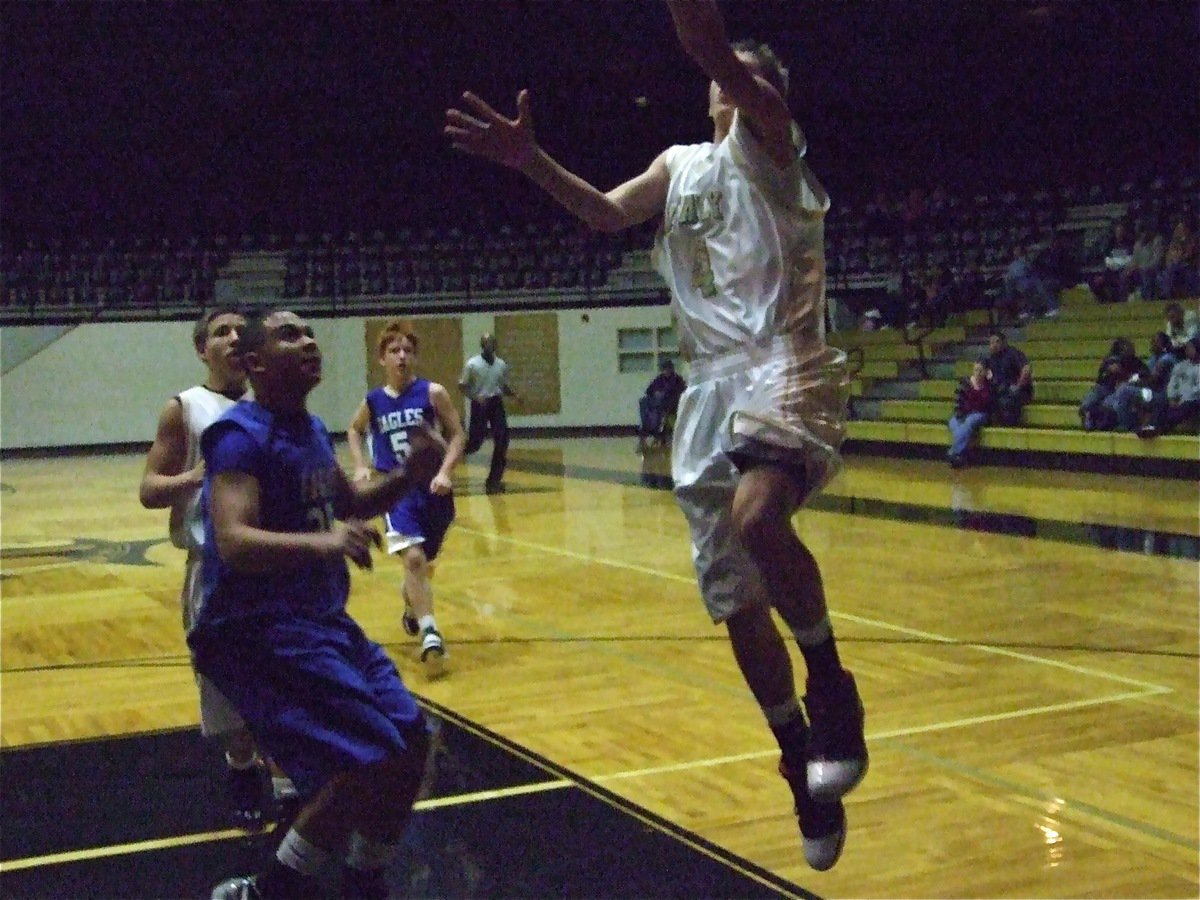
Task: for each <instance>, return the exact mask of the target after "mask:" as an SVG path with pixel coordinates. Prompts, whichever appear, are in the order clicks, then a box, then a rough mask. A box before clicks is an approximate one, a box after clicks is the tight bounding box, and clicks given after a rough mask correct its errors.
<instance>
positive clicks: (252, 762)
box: [225, 750, 259, 772]
mask: <svg viewBox="0 0 1200 900" xmlns="http://www.w3.org/2000/svg"><path fill="white" fill-rule="evenodd" d="M258 763H259V759H258V754H257V753H256V754H254V755H253V756H251V757H250V759H248V760H247V761H246V762H238V761H237V760H235V759H234V758H233V757H232V756H230V755H229V751H228V750H226V751H225V764H226V765H228V766H229V768H231V769H236V770H237V771H239V772H245V771H246V770H247V769H253V768H254V767H255V766H257V765H258Z"/></svg>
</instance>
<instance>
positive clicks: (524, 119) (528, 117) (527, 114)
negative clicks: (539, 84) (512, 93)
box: [517, 90, 533, 128]
mask: <svg viewBox="0 0 1200 900" xmlns="http://www.w3.org/2000/svg"><path fill="white" fill-rule="evenodd" d="M517 122H518V124H520V125H524V126H525V127H526V128H532V127H533V104H532V102H531V100H530V96H529V91H527V90H522V91H521V93H519V94H517Z"/></svg>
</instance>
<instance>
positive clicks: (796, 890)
mask: <svg viewBox="0 0 1200 900" xmlns="http://www.w3.org/2000/svg"><path fill="white" fill-rule="evenodd" d="M489 452H490V444H488V445H485V446H484V450H483V456H482V457H473V458H472V460H471V462H470V464H469V465H467V466H465V467H464V468H463V469H461V470H460V473H459V479H458V481H459V486H460V491H459V500H458V520H457V522H456V524H455V527H454V528H453V529H452V531H451V534H450V536H449V538H448V539H447V543H446V546H445V549H444V552H443V557H442V560H441V562H440V564H439V567H438V574H437V578H436V580H435V585H436V589H437V598H438V600H437V603H438V607H437V612H438V619H439V624H440V625H441V626H442V628H443V631H444V633H445V635H446V637H447V641H448V646H449V648H450V659H449V662H450V670H449V673H448V674H447V675H446V676H445V677H443V678H441V679H436V680H431V679H429V678H427V677H426V675H425V673H424V672H423V671H422V669H421V664H420V663H419V661H418V660H417V658H416V654H415V648H414V646H413V644H412V642H411V641H410V639H407V638H406V637H405V636H404V634H403V632H402V631H401V629H400V625H399V611H400V610H399V599H398V582H399V571H398V570H399V566H398V565H397V564H395V563H394V561H391V560H387V559H378V560H377V565H376V567H375V570H374V571H373V572H371V573H366V574H356V575H355V577H354V592H353V597H352V600H351V610H352V612H353V613H354V614H355V615H356V616H357V617H358V618H359V619H360V621H361V622H362V623H363V624H364V626H365V627H366V628H367V630H368V632H369V633H370V634H372V635H373V636H374V637H375V638H376V639H378V640H380V641H381V642H383V643H385V645H387V646H388V647H389V649H390V650H391V651H392V652H393V655H394V656H395V658H396V660H397V662H398V664H399V666H400V668H401V672H402V674H403V675H404V677H405V679H406V681H407V682H408V683H409V685H410V686H411V687H412V688H413V690H414V691H415V692H416V693H417V694H418V695H420V697H422V698H423V699H424V700H426V701H427V703H428V704H429V708H430V710H431V712H432V713H433V714H434V715H435V717H437V718H438V720H439V721H440V722H441V723H442V730H443V735H444V736H445V738H446V745H447V748H448V750H447V758H449V759H451V760H453V765H452V766H450V769H451V770H453V773H455V774H454V775H453V777H450V776H447V777H444V778H443V777H442V774H441V773H439V781H438V788H437V789H436V790H435V795H434V797H432V798H431V799H430V800H428V801H425V802H424V803H423V804H422V806H421V807H420V812H419V814H418V816H417V817H416V824H415V826H414V829H413V833H414V838H413V841H414V845H413V846H414V850H413V854H412V858H411V859H410V860H409V861H408V863H407V865H408V869H406V870H405V872H403V873H400V874H398V875H396V876H395V877H394V878H393V889H394V890H395V891H396V893H397V896H433V895H438V896H484V895H486V896H514V897H515V896H579V897H605V896H613V897H616V896H622V897H634V896H679V897H685V896H692V897H695V896H724V897H742V896H745V897H750V896H810V895H817V896H822V897H1195V896H1197V895H1198V894H1200V877H1198V872H1197V861H1198V854H1200V841H1198V811H1200V804H1198V801H1197V788H1198V781H1197V753H1198V743H1197V699H1198V698H1197V658H1198V655H1197V639H1198V630H1197V629H1198V610H1200V603H1198V599H1200V591H1198V585H1197V557H1198V556H1200V528H1198V521H1197V514H1198V506H1197V503H1198V499H1200V497H1198V489H1197V485H1196V484H1194V483H1191V482H1188V481H1183V480H1172V479H1149V478H1136V477H1128V476H1122V477H1117V476H1101V475H1083V474H1072V473H1063V472H1047V471H1039V470H1030V469H1014V468H1005V469H1001V468H974V469H965V470H962V471H959V472H952V471H950V470H949V469H948V468H947V467H946V466H945V465H944V464H940V463H935V462H922V461H905V460H895V459H880V458H865V457H858V458H851V459H849V460H848V461H847V468H846V471H845V472H844V473H843V474H842V475H841V476H839V478H838V480H837V481H836V482H835V483H834V484H833V485H832V486H831V488H830V489H829V491H827V493H826V494H825V495H824V496H823V497H822V498H820V500H819V501H818V502H817V503H816V504H815V505H814V508H812V509H810V510H806V511H805V512H803V513H801V515H800V516H799V518H798V522H799V525H800V529H801V532H802V534H803V536H804V538H805V540H806V542H807V543H808V544H809V546H810V547H811V548H812V549H813V551H814V553H815V555H816V556H817V559H818V560H819V561H820V563H821V565H822V568H823V571H824V575H825V581H826V587H827V592H828V595H829V601H830V607H831V609H832V611H833V620H834V625H835V628H836V630H837V633H838V636H839V640H840V645H841V652H842V658H843V661H844V662H845V663H846V664H847V665H848V666H849V667H850V668H851V669H852V670H853V671H854V673H855V675H856V676H857V678H858V682H859V685H860V689H861V690H862V693H863V697H864V701H865V703H866V706H867V730H868V740H869V743H870V746H871V752H872V765H871V772H870V774H869V775H868V777H867V779H866V781H865V782H864V783H863V784H862V785H861V786H860V787H859V788H858V790H857V791H855V792H854V793H853V794H852V795H851V796H850V798H849V800H848V803H847V810H848V816H849V820H850V836H849V839H848V841H847V846H846V851H845V855H844V856H843V858H842V860H841V862H840V863H839V864H838V866H837V867H836V868H835V869H833V870H832V871H831V872H828V873H823V874H820V873H815V872H812V871H810V870H809V869H808V868H807V867H806V866H805V865H804V861H803V858H802V856H801V854H800V848H799V839H798V835H797V833H796V829H795V822H794V819H793V818H792V816H791V815H790V810H789V797H788V794H787V789H786V787H785V786H784V784H783V783H782V781H781V780H780V779H779V777H778V776H777V775H776V774H775V763H776V756H777V753H776V751H775V750H774V749H773V747H772V741H771V739H770V736H769V734H768V732H767V730H766V728H765V726H764V725H763V723H762V721H761V716H760V714H759V712H758V711H757V709H756V708H755V706H754V704H753V702H752V701H751V699H750V697H749V694H748V692H747V690H746V689H745V687H744V685H743V684H742V682H741V679H740V677H739V675H738V674H737V672H736V669H735V667H734V664H733V660H732V657H731V655H730V652H729V650H728V647H727V644H726V642H725V640H724V636H723V632H722V631H721V630H720V629H717V628H714V627H713V626H712V625H711V624H710V623H709V621H708V619H707V618H706V616H705V614H704V612H703V609H702V607H701V605H700V602H699V599H698V597H697V593H696V588H695V584H694V581H693V578H692V571H691V562H690V552H689V545H688V540H687V534H686V527H685V525H684V522H683V520H682V517H681V516H680V514H679V513H678V511H677V510H676V509H675V507H674V503H673V500H672V498H671V495H670V493H669V491H667V490H664V489H663V488H664V487H665V486H666V482H667V478H666V476H665V472H666V459H665V456H664V454H662V453H661V452H652V453H651V454H650V455H648V456H647V457H645V458H644V459H643V458H642V457H639V456H638V455H636V454H635V453H634V445H633V441H632V439H617V438H611V439H599V438H597V439H574V440H518V441H517V442H515V443H514V445H513V447H512V449H511V453H510V467H509V474H508V477H507V484H508V491H507V492H506V493H504V494H500V495H493V496H486V495H484V494H483V492H482V481H483V475H484V468H483V467H484V466H485V465H486V462H487V460H486V454H487V453H489ZM141 465H142V456H141V455H140V454H133V453H131V454H114V455H80V456H67V457H56V458H10V459H7V460H5V462H4V464H3V469H2V471H0V482H2V484H0V492H2V493H0V512H2V516H3V518H2V529H3V531H2V535H0V555H2V568H3V572H2V574H3V581H2V582H0V588H2V591H3V594H2V599H0V637H2V643H0V668H2V680H0V727H2V743H3V747H4V755H3V768H2V771H3V776H2V777H3V784H2V795H3V798H4V799H3V800H2V801H0V803H2V804H3V806H2V809H3V815H4V817H5V821H6V823H8V824H7V825H6V827H5V829H4V835H3V849H2V851H0V857H2V859H0V894H3V895H4V896H6V897H8V896H13V897H16V896H22V897H24V896H83V895H84V894H83V893H82V892H85V891H86V892H87V893H88V894H90V895H91V896H109V895H111V896H128V897H151V896H166V895H170V893H169V892H170V891H172V890H174V891H175V892H176V893H178V895H179V896H194V897H201V896H207V891H208V889H209V888H210V886H211V883H212V880H213V879H215V878H219V877H223V876H224V875H228V874H234V873H235V872H237V871H238V870H239V869H242V868H245V867H247V866H250V867H253V866H254V865H256V864H257V860H259V859H261V856H262V854H263V853H265V852H266V849H267V844H264V843H263V841H264V840H266V839H261V840H260V841H259V842H258V843H254V842H252V841H247V840H245V839H240V838H239V836H238V835H237V834H236V833H232V832H228V831H225V830H223V826H222V825H221V824H220V810H219V808H218V807H219V804H218V801H219V799H220V798H219V790H218V785H219V782H216V781H215V780H214V779H216V778H217V776H218V775H219V769H218V766H217V763H216V757H215V756H213V755H212V753H211V752H210V750H209V748H207V747H206V746H205V745H203V744H202V743H201V742H200V740H199V738H198V737H197V736H196V734H195V724H196V708H195V707H196V700H195V690H194V687H193V684H192V680H191V675H190V671H189V669H188V666H187V662H186V657H185V655H184V644H183V638H182V634H181V633H180V626H179V610H178V599H177V597H178V588H179V582H180V577H181V566H182V559H181V554H180V553H179V551H177V550H174V549H173V548H171V547H170V545H169V544H168V543H167V542H166V540H165V537H164V534H165V525H166V522H165V515H164V514H162V513H159V512H147V511H145V510H142V509H141V508H140V507H139V506H138V504H137V498H136V493H137V481H138V479H139V477H140V473H141ZM795 656H796V662H797V670H798V671H800V672H802V671H803V666H802V663H801V661H800V659H799V655H798V654H795ZM448 810H453V811H454V814H453V816H449V815H448V814H447V811H448ZM518 825H519V827H517V826H518ZM593 826H594V827H593ZM268 843H269V841H268ZM453 860H457V862H454V861H453ZM439 866H440V867H441V868H442V869H444V870H446V871H449V870H451V869H453V871H454V872H455V873H456V874H455V876H454V877H453V878H451V877H450V876H449V875H445V876H444V877H442V879H441V880H439V879H438V877H437V875H436V874H434V875H432V876H431V875H430V872H429V870H430V869H431V868H432V869H434V870H435V872H436V871H437V870H438V867H439ZM455 866H457V868H455ZM414 867H415V869H414ZM417 870H420V871H417ZM422 872H424V875H423V876H422V874H421V873H422ZM472 872H474V873H475V877H472V876H471V873H472ZM480 873H484V874H480ZM539 873H541V875H539ZM168 876H169V877H168ZM422 879H423V880H422ZM164 885H171V886H172V887H170V888H168V887H164Z"/></svg>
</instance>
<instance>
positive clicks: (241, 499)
mask: <svg viewBox="0 0 1200 900" xmlns="http://www.w3.org/2000/svg"><path fill="white" fill-rule="evenodd" d="M344 477H345V476H343V478H344ZM259 504H260V489H259V484H258V479H256V478H255V477H254V476H253V475H250V474H248V473H246V472H236V471H230V472H221V473H220V474H218V475H217V476H216V477H215V478H213V481H212V498H211V512H212V520H213V531H214V533H215V535H216V542H217V551H218V552H219V553H220V554H221V559H222V560H224V562H225V564H226V565H227V566H229V567H230V568H231V569H233V570H234V571H238V572H247V573H265V572H278V571H294V570H295V569H298V568H300V567H302V566H304V565H307V564H308V563H309V562H311V561H312V560H314V559H328V558H330V557H334V556H343V555H344V556H348V557H350V558H351V559H353V560H354V562H355V563H356V564H357V565H360V566H361V565H363V562H362V557H363V552H364V549H365V548H364V546H363V545H364V543H370V542H371V540H372V539H371V538H370V535H369V534H368V533H367V532H368V531H369V530H370V529H369V526H363V525H362V523H356V524H352V525H350V526H349V527H347V525H346V524H345V523H341V522H337V523H334V527H333V529H332V530H330V531H296V532H292V531H269V530H267V529H265V528H263V527H261V519H260V515H259V510H260V506H259ZM376 535H377V536H378V532H376ZM366 555H367V564H369V561H370V553H369V551H368V552H367V553H366Z"/></svg>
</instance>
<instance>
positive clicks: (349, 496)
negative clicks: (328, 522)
mask: <svg viewBox="0 0 1200 900" xmlns="http://www.w3.org/2000/svg"><path fill="white" fill-rule="evenodd" d="M445 453H446V441H445V439H444V438H442V436H441V435H440V434H438V433H437V432H436V431H434V430H433V429H432V428H414V429H412V431H411V432H410V434H409V452H408V457H407V458H406V459H405V461H404V465H403V466H400V467H398V468H395V469H392V470H391V471H390V472H388V473H386V474H385V475H383V476H381V477H379V478H375V479H372V480H371V481H355V482H351V481H350V480H349V479H347V478H346V476H345V473H343V472H342V471H341V469H339V470H338V474H339V476H340V478H339V481H338V497H337V499H336V500H335V506H334V512H335V514H336V515H337V516H338V518H341V519H369V518H371V517H372V516H377V515H379V514H381V513H383V512H384V511H386V510H387V509H388V508H390V507H391V506H393V505H395V503H396V502H397V501H398V500H399V499H400V498H401V497H403V496H404V495H405V494H406V493H407V492H408V491H409V490H411V489H412V488H413V487H414V486H416V485H421V484H428V483H429V482H430V481H432V480H433V476H434V475H435V474H436V473H437V471H438V469H439V468H441V465H442V460H443V459H444V458H445Z"/></svg>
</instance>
